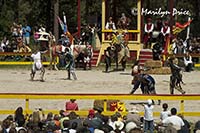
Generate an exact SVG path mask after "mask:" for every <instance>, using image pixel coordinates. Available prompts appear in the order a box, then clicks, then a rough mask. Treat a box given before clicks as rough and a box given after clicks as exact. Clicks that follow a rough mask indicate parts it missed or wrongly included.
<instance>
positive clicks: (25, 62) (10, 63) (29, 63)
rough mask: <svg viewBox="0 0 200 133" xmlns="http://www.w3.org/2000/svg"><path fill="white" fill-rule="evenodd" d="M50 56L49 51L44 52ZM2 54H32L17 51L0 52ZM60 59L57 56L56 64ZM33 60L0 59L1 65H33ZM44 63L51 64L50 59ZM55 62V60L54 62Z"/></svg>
mask: <svg viewBox="0 0 200 133" xmlns="http://www.w3.org/2000/svg"><path fill="white" fill-rule="evenodd" d="M44 55H45V56H49V53H46V54H44ZM0 56H31V53H16V52H0ZM58 62H59V59H58V57H57V58H56V64H58ZM31 64H33V61H0V65H31ZM42 64H43V65H50V61H43V62H42ZM52 64H54V62H52Z"/></svg>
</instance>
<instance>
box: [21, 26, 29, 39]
mask: <svg viewBox="0 0 200 133" xmlns="http://www.w3.org/2000/svg"><path fill="white" fill-rule="evenodd" d="M22 31H23V37H30V36H31V27H30V26H26V27H23V28H22Z"/></svg>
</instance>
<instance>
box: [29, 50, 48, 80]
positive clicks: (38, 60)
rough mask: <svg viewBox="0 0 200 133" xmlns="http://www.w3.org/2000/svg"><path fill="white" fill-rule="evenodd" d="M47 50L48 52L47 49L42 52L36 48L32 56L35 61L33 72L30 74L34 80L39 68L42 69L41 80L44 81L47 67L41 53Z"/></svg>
mask: <svg viewBox="0 0 200 133" xmlns="http://www.w3.org/2000/svg"><path fill="white" fill-rule="evenodd" d="M45 52H47V51H44V52H40V51H38V50H36V51H35V52H34V53H33V54H32V55H31V57H32V58H33V61H34V63H33V65H32V69H31V74H30V76H31V80H32V81H33V80H34V77H35V74H36V71H38V70H40V71H41V81H44V79H43V77H44V73H45V69H44V67H43V65H42V60H41V54H42V53H45Z"/></svg>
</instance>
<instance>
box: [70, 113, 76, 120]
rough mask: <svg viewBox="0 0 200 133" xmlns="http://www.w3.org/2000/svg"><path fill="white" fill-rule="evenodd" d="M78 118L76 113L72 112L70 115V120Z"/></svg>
mask: <svg viewBox="0 0 200 133" xmlns="http://www.w3.org/2000/svg"><path fill="white" fill-rule="evenodd" d="M77 118H78V115H77V114H76V112H74V111H71V112H70V113H69V119H70V120H73V119H77Z"/></svg>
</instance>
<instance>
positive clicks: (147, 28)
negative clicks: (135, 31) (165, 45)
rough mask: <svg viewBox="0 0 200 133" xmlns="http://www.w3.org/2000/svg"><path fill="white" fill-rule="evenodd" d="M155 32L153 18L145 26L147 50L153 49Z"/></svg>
mask: <svg viewBox="0 0 200 133" xmlns="http://www.w3.org/2000/svg"><path fill="white" fill-rule="evenodd" d="M153 30H154V24H153V23H152V20H151V18H148V19H147V23H146V24H145V25H144V46H145V48H151V40H152V32H153Z"/></svg>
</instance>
